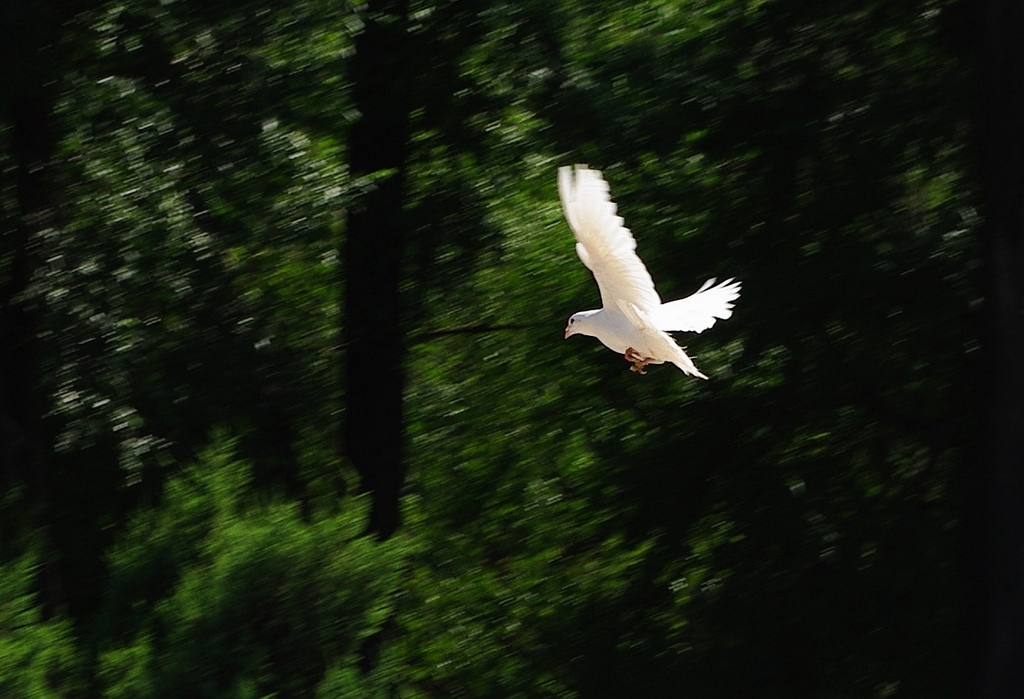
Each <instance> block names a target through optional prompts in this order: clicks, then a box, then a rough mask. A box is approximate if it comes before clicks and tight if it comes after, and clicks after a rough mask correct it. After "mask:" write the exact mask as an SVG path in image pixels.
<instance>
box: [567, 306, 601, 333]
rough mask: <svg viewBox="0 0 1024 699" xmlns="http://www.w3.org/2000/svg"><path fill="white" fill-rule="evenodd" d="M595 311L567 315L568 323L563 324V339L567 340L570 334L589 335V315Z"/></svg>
mask: <svg viewBox="0 0 1024 699" xmlns="http://www.w3.org/2000/svg"><path fill="white" fill-rule="evenodd" d="M595 313H597V311H580V312H579V313H573V314H572V315H571V316H570V317H569V323H568V324H567V325H566V326H565V339H566V340H568V339H569V336H570V335H590V334H591V333H590V332H589V327H590V316H592V315H594V314H595Z"/></svg>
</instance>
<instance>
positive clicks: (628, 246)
mask: <svg viewBox="0 0 1024 699" xmlns="http://www.w3.org/2000/svg"><path fill="white" fill-rule="evenodd" d="M558 193H559V196H560V197H561V200H562V208H563V209H564V210H565V218H566V220H567V221H568V222H569V227H570V228H572V231H573V234H574V235H575V236H576V253H577V254H578V255H579V257H580V260H582V261H583V264H584V265H586V266H587V268H588V269H590V271H591V272H593V274H594V279H596V280H597V286H598V288H599V289H600V291H601V303H602V304H603V308H601V309H600V310H595V311H581V312H579V313H576V314H574V315H573V316H572V318H570V319H569V324H568V326H567V327H566V329H565V336H566V337H569V336H570V335H574V334H582V335H591V336H593V337H596V338H597V339H598V340H600V341H601V342H602V343H603V344H604V345H605V346H606V347H608V348H609V349H611V350H612V351H614V352H620V353H624V354H625V356H626V358H627V359H631V361H635V359H633V357H635V356H636V355H639V356H640V357H641V358H643V360H644V362H645V363H648V364H661V363H664V362H672V363H673V364H675V365H676V366H677V367H679V368H680V369H681V370H682V371H683V372H685V373H687V374H690V375H692V376H698V377H700V378H702V379H706V378H707V377H706V376H705V375H704V374H702V373H700V371H698V370H697V367H696V366H694V363H693V360H691V359H690V357H689V356H688V355H687V354H686V352H685V351H684V350H683V348H682V347H680V346H679V345H677V344H676V342H675V340H673V339H672V336H671V335H669V334H668V333H669V332H670V331H676V330H682V331H691V332H701V331H703V330H707V329H708V328H710V327H711V326H712V325H714V324H715V321H716V320H718V319H721V318H728V317H729V316H731V315H732V307H733V301H735V300H736V299H737V298H738V297H739V292H740V284H739V282H734V281H733V280H732V279H728V280H726V281H724V282H722V283H721V284H717V285H716V284H715V280H714V279H709V280H708V281H707V282H705V283H704V285H703V286H702V287H701V288H700V289H698V290H697V293H695V294H693V295H692V296H688V297H687V298H684V299H680V300H678V301H672V302H671V303H667V304H664V305H663V304H662V303H661V298H660V297H659V296H658V293H657V292H656V291H655V290H654V281H653V280H652V279H651V275H650V273H648V271H647V268H646V267H645V266H644V263H643V262H641V261H640V258H639V257H638V256H637V254H636V240H635V239H634V238H633V234H632V233H631V232H630V231H629V229H628V228H626V226H625V225H624V223H623V221H622V218H620V217H619V216H618V214H617V213H616V208H615V203H614V202H613V201H612V200H611V198H610V196H609V190H608V184H607V183H606V182H605V181H604V178H602V177H601V173H600V172H598V171H597V170H591V169H589V168H587V167H586V166H584V165H580V166H577V167H576V168H575V169H573V168H569V167H562V168H559V169H558Z"/></svg>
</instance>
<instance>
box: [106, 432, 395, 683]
mask: <svg viewBox="0 0 1024 699" xmlns="http://www.w3.org/2000/svg"><path fill="white" fill-rule="evenodd" d="M363 515H364V513H363V512H362V509H361V508H359V507H356V506H355V503H349V504H348V505H347V506H346V507H345V508H344V511H342V512H338V513H332V514H324V513H317V514H314V515H312V516H310V517H303V516H302V514H301V513H300V512H299V509H298V507H297V506H296V505H295V504H293V503H287V502H278V501H276V500H275V499H266V498H262V497H259V496H257V494H256V493H254V491H253V490H252V488H251V475H250V467H249V466H248V465H246V464H244V463H242V462H239V461H237V460H236V459H235V458H234V457H233V455H232V447H231V445H230V444H228V443H223V442H218V443H215V445H214V446H213V447H211V448H210V449H209V450H207V451H206V452H205V453H204V454H203V455H202V457H201V458H200V459H199V461H198V462H197V463H196V465H194V466H191V467H189V468H187V469H185V470H184V471H183V472H182V474H181V475H180V476H177V477H175V478H173V479H171V480H170V481H169V482H168V484H167V491H166V495H165V498H164V501H163V502H162V503H161V505H160V506H159V507H158V508H154V509H152V510H147V511H143V512H141V513H139V514H138V515H136V516H135V517H134V518H133V520H132V521H131V522H129V524H128V526H127V527H126V529H125V532H124V534H123V536H122V537H121V538H120V540H119V542H118V543H117V544H116V545H115V548H114V551H113V553H112V555H111V561H110V578H111V596H110V599H109V601H108V603H107V605H106V609H105V610H104V612H103V616H104V618H105V619H106V624H108V625H109V628H110V630H109V631H107V632H106V633H105V634H104V636H105V637H107V638H109V639H111V640H113V639H121V642H120V643H119V644H117V645H113V646H107V647H106V648H105V649H104V650H103V652H102V653H101V655H100V659H99V676H100V678H101V681H102V684H103V686H104V687H105V696H109V697H146V696H167V697H173V696H183V695H188V696H204V697H220V696H237V697H242V696H267V695H277V696H294V697H300V696H313V692H314V690H315V688H316V685H317V683H318V682H319V680H320V678H322V677H323V675H324V673H325V672H326V669H327V667H328V666H333V667H335V668H342V667H351V666H352V665H353V663H354V662H355V658H356V654H357V652H358V650H359V648H360V644H361V643H362V642H363V641H364V640H365V639H366V638H367V637H368V636H369V635H371V634H373V633H374V632H376V631H377V630H379V629H380V628H381V626H382V624H383V622H384V620H385V619H386V618H387V616H388V614H389V610H390V609H391V607H392V602H391V600H392V598H393V596H394V594H395V592H396V590H397V586H398V570H399V567H400V565H401V562H402V560H403V553H402V551H403V549H402V546H401V544H400V543H399V542H398V541H392V542H389V543H387V544H379V543H375V542H373V541H371V540H370V539H368V538H366V537H362V536H360V535H359V529H360V526H361V524H362V521H363Z"/></svg>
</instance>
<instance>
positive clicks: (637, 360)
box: [622, 347, 652, 375]
mask: <svg viewBox="0 0 1024 699" xmlns="http://www.w3.org/2000/svg"><path fill="white" fill-rule="evenodd" d="M622 356H623V357H624V358H625V360H626V361H627V362H632V363H633V366H631V367H629V370H630V371H633V372H636V373H637V374H640V375H644V374H646V373H647V372H646V371H644V369H646V368H647V365H648V364H650V363H651V361H652V359H651V358H650V357H644V356H643V355H642V354H640V353H639V352H637V351H636V350H635V349H633V348H632V347H627V348H626V353H625V354H623V355H622Z"/></svg>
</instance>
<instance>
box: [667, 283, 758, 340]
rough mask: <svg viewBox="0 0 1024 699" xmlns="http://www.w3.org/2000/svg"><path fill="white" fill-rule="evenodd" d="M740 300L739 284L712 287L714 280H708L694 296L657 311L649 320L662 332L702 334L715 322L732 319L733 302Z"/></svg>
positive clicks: (669, 304) (672, 302) (670, 303)
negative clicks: (730, 317)
mask: <svg viewBox="0 0 1024 699" xmlns="http://www.w3.org/2000/svg"><path fill="white" fill-rule="evenodd" d="M739 297H740V283H739V282H737V281H733V280H732V279H726V280H725V281H724V282H722V283H721V284H717V285H715V280H714V279H708V280H707V281H706V282H704V286H702V287H701V288H700V289H698V290H697V293H695V294H692V295H691V296H687V297H686V298H684V299H679V300H678V301H670V302H669V303H666V304H664V305H662V306H660V307H658V308H656V309H655V310H654V311H653V312H652V313H651V319H652V322H653V323H654V325H656V326H657V327H658V328H659V329H661V330H668V331H685V332H694V333H699V332H704V331H705V330H707V329H708V328H710V327H711V326H712V325H714V324H715V321H716V320H718V319H722V320H724V319H726V318H728V317H729V316H731V315H732V306H733V303H732V302H733V301H735V300H736V299H738V298H739Z"/></svg>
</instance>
